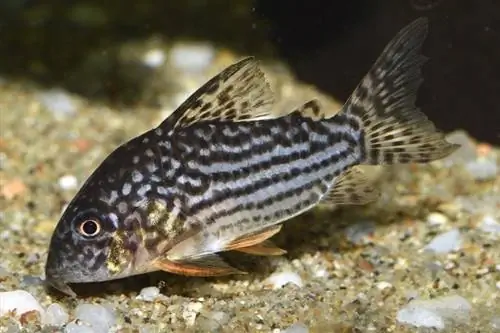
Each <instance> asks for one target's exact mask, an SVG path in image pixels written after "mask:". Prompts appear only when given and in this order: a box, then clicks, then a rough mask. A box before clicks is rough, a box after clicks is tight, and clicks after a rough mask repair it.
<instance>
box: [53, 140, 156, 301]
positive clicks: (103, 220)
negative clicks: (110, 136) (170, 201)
mask: <svg viewBox="0 0 500 333" xmlns="http://www.w3.org/2000/svg"><path fill="white" fill-rule="evenodd" d="M127 147H128V146H127V145H125V148H127ZM131 153H132V154H131ZM133 153H134V151H130V149H126V150H125V149H124V148H121V149H119V150H117V151H116V152H115V153H113V154H111V155H110V156H109V157H108V158H107V159H106V160H105V161H103V163H102V164H101V165H100V166H99V167H98V168H97V169H96V170H95V171H94V173H93V174H92V175H91V176H90V177H89V179H88V180H87V182H86V183H85V184H84V185H83V186H82V188H81V189H80V190H79V191H78V193H77V194H76V195H75V197H74V198H73V200H72V201H71V202H70V203H69V205H68V207H67V208H66V209H65V211H64V213H63V215H62V217H61V218H60V220H59V222H58V223H57V225H56V227H55V229H54V232H53V234H52V238H51V241H50V245H49V249H48V256H47V262H46V266H45V274H46V280H47V282H48V283H49V284H50V285H52V286H53V287H55V288H56V289H59V290H61V291H63V292H65V293H67V294H70V295H74V293H72V291H71V290H70V289H69V287H68V286H67V284H68V283H87V282H101V281H108V280H113V279H118V278H121V277H127V276H131V275H136V274H141V273H145V272H148V271H150V270H151V269H149V267H147V264H148V260H149V252H148V251H147V250H146V244H145V241H144V240H145V237H144V233H145V229H144V227H145V225H143V224H144V223H146V220H147V219H148V218H149V217H150V215H145V214H147V213H148V212H149V213H151V212H150V211H148V210H147V209H150V210H151V208H150V207H151V206H152V205H150V204H149V205H148V204H147V203H148V202H149V199H150V198H151V191H146V190H149V189H152V186H151V185H149V184H148V178H147V177H149V176H151V174H147V171H146V170H147V168H146V166H147V164H145V165H146V166H145V167H144V168H143V169H140V168H139V167H138V166H133V167H131V166H130V165H131V164H133V163H132V162H131V159H134V158H135V157H136V155H134V154H133ZM141 157H143V156H141ZM143 160H145V158H143ZM145 161H146V160H145ZM149 162H151V161H149ZM150 170H153V168H151V167H150ZM139 176H140V177H139ZM155 202H156V201H155ZM144 207H146V208H147V209H146V210H145V209H144ZM154 207H158V205H156V206H154ZM155 212H158V211H157V210H156V211H155Z"/></svg>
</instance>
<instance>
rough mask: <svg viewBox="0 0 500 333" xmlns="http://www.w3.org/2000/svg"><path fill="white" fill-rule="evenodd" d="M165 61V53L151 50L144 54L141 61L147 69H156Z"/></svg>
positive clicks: (159, 50)
mask: <svg viewBox="0 0 500 333" xmlns="http://www.w3.org/2000/svg"><path fill="white" fill-rule="evenodd" d="M165 59H166V55H165V51H163V50H161V49H151V50H149V51H147V52H146V53H145V54H144V56H143V58H142V61H143V63H144V64H145V65H146V66H148V67H151V68H157V67H160V66H161V65H163V64H164V63H165Z"/></svg>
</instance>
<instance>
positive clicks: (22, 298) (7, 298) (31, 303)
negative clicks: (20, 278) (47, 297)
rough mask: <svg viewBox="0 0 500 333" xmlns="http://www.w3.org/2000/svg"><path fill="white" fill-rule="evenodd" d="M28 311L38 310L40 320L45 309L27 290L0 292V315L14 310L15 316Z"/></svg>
mask: <svg viewBox="0 0 500 333" xmlns="http://www.w3.org/2000/svg"><path fill="white" fill-rule="evenodd" d="M30 311H38V313H39V314H40V317H41V318H42V320H43V319H44V316H45V311H44V310H43V308H42V306H41V305H40V303H38V301H37V300H36V299H35V297H33V295H31V294H30V293H29V292H27V291H24V290H14V291H5V292H0V317H1V316H3V315H6V314H7V313H9V312H15V313H16V315H17V317H20V316H22V315H23V314H24V313H27V312H30Z"/></svg>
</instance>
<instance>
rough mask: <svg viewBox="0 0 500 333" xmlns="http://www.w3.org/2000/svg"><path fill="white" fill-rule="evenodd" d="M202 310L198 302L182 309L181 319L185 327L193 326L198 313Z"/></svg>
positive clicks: (201, 305)
mask: <svg viewBox="0 0 500 333" xmlns="http://www.w3.org/2000/svg"><path fill="white" fill-rule="evenodd" d="M202 308H203V304H202V303H200V302H190V303H188V304H187V305H186V306H185V307H184V311H183V312H182V318H184V321H185V322H186V325H187V326H193V325H194V323H195V321H196V317H197V316H198V313H200V311H201V309H202Z"/></svg>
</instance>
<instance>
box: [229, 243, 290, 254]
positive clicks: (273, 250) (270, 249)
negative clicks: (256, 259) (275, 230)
mask: <svg viewBox="0 0 500 333" xmlns="http://www.w3.org/2000/svg"><path fill="white" fill-rule="evenodd" d="M235 251H239V252H243V253H247V254H253V255H256V256H281V255H283V254H286V250H283V249H280V248H279V247H277V246H276V245H274V243H273V242H271V241H269V240H266V241H263V242H262V243H259V244H255V245H252V246H248V247H241V248H238V249H236V250H235Z"/></svg>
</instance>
